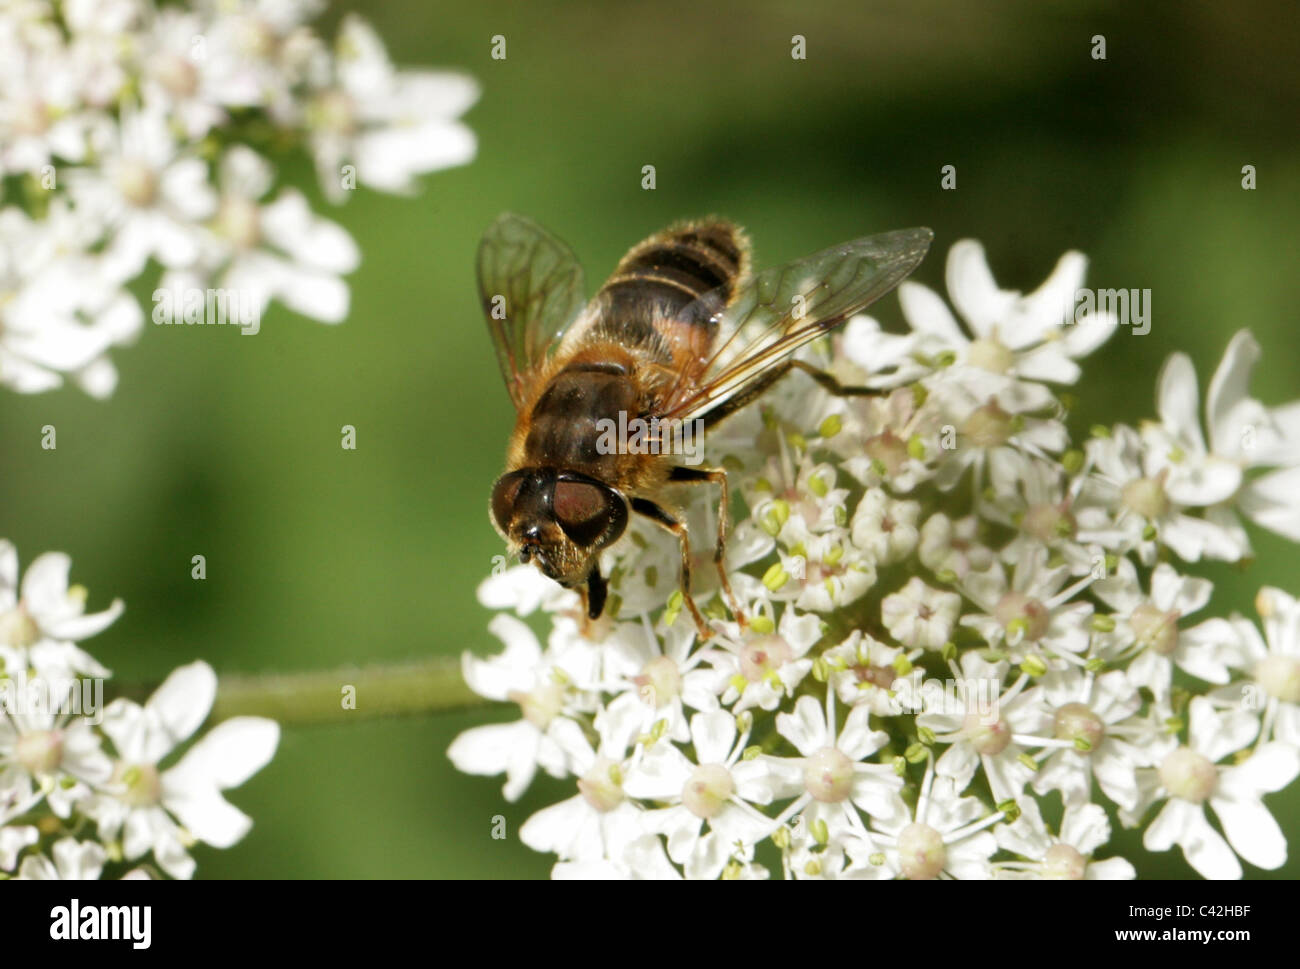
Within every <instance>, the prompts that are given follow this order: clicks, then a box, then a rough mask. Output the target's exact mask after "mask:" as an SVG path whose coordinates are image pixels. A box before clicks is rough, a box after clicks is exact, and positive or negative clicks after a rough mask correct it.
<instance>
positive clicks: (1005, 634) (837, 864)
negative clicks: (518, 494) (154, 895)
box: [449, 241, 1300, 879]
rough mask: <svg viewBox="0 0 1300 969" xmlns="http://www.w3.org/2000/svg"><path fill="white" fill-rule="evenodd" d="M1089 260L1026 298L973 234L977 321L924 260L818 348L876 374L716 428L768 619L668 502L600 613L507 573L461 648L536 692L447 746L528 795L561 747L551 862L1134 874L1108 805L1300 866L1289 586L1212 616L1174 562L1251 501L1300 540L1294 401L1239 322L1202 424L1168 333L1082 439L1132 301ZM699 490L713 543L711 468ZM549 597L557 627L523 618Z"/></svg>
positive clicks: (1299, 635) (1240, 542) (1163, 829)
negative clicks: (1080, 301)
mask: <svg viewBox="0 0 1300 969" xmlns="http://www.w3.org/2000/svg"><path fill="white" fill-rule="evenodd" d="M1085 265H1086V263H1085V260H1084V258H1083V256H1082V255H1080V254H1078V253H1070V254H1067V255H1066V256H1065V257H1063V258H1062V259H1061V260H1060V262H1059V264H1058V265H1057V267H1056V269H1055V270H1054V271H1053V273H1052V275H1051V276H1050V278H1049V279H1048V280H1047V281H1046V282H1045V283H1044V284H1043V285H1042V286H1041V287H1040V288H1039V289H1038V290H1037V291H1035V292H1033V293H1031V294H1028V295H1022V294H1020V293H1017V292H1009V291H1005V290H1003V289H1001V288H999V287H998V286H997V285H996V283H995V281H994V279H993V276H992V274H991V273H990V271H989V269H988V266H987V264H986V261H985V258H984V253H983V250H982V248H981V247H980V246H979V244H978V243H975V242H972V241H963V242H959V243H958V244H957V245H955V246H954V247H953V248H952V250H951V252H950V255H949V260H948V264H947V285H948V290H949V294H950V297H951V302H952V304H953V305H954V306H955V307H956V310H957V311H958V314H959V315H960V317H961V319H962V320H963V321H964V324H965V325H962V323H961V322H959V321H958V318H957V316H955V315H954V314H953V312H952V311H951V310H950V309H949V308H948V305H947V304H946V303H945V302H944V300H943V299H942V298H941V297H940V296H939V295H938V294H936V293H934V292H932V291H931V290H929V289H927V288H925V287H924V286H921V285H919V284H916V283H911V282H907V283H904V284H903V286H902V288H901V289H900V292H899V297H900V301H901V304H902V308H903V311H904V315H905V316H906V318H907V320H908V322H909V324H910V328H911V329H910V332H909V333H908V334H906V335H903V336H893V335H889V334H885V333H884V332H882V331H881V329H880V327H879V326H878V324H876V323H875V321H873V320H871V319H870V318H867V317H859V318H856V319H854V320H853V321H851V322H850V324H849V326H848V327H847V329H846V331H845V332H844V334H843V335H842V337H839V338H838V346H834V345H832V346H822V347H818V348H816V349H815V351H814V355H815V356H816V357H817V359H816V361H815V362H817V363H818V364H820V365H821V366H827V367H830V368H832V369H833V370H834V371H835V374H836V376H837V377H838V379H840V380H841V382H843V383H845V384H849V385H854V384H856V385H868V386H874V387H875V388H877V389H879V390H880V391H881V393H880V396H878V397H869V398H851V399H846V398H839V397H834V396H830V395H829V394H827V393H826V392H824V391H823V390H822V389H821V388H820V387H818V386H816V385H814V384H813V383H812V382H811V381H803V380H802V378H800V377H798V376H797V375H796V376H792V377H789V378H787V379H786V380H784V381H782V383H781V384H780V385H778V387H777V388H776V389H775V390H774V391H773V392H772V393H771V394H770V395H768V397H766V398H764V400H763V401H762V402H761V403H760V404H759V405H758V406H756V407H753V408H750V411H752V412H750V413H743V412H742V414H741V415H737V416H736V417H735V418H733V419H732V421H731V422H730V423H728V424H726V425H724V426H723V427H722V428H721V429H720V430H719V433H718V434H717V435H715V436H714V437H713V438H711V439H710V440H709V441H708V442H707V445H708V448H709V449H710V457H711V459H712V461H713V462H714V463H718V464H722V465H723V466H725V467H727V468H728V469H729V470H730V471H731V478H732V481H733V485H735V486H738V487H737V490H739V491H740V492H741V493H742V494H743V497H744V501H745V505H746V507H747V510H748V514H747V516H746V517H745V518H744V520H743V521H741V522H740V523H738V524H737V526H736V528H735V529H734V534H733V536H732V539H731V541H730V543H729V546H728V558H727V567H728V571H729V576H730V581H731V585H732V587H733V588H734V590H735V592H736V595H737V597H738V598H739V600H740V603H741V606H742V609H743V612H744V616H745V619H746V621H745V623H744V624H743V625H742V624H739V623H738V622H737V621H736V620H735V618H734V617H732V616H731V615H730V613H729V612H728V611H727V610H726V609H725V608H724V606H723V604H722V599H721V597H720V596H719V595H717V594H716V591H717V590H716V587H714V588H710V587H709V586H708V581H709V575H710V569H709V564H710V563H709V557H710V553H711V549H709V548H708V547H707V545H708V543H707V542H704V543H698V542H697V543H696V546H697V547H696V551H697V553H698V555H699V560H698V561H697V564H696V567H695V569H694V574H695V576H697V577H698V579H697V582H699V583H700V588H699V589H697V590H696V591H697V593H698V598H699V599H700V601H701V602H702V603H705V602H706V601H707V604H706V605H705V610H704V611H705V613H706V615H707V616H708V617H709V618H710V621H711V626H712V629H713V635H712V636H711V637H709V638H708V639H707V640H706V641H704V642H700V641H699V640H698V639H697V636H696V631H695V628H694V625H693V623H691V621H690V618H689V616H688V615H684V614H683V612H682V609H681V595H680V593H679V592H678V591H677V568H676V565H675V559H676V554H677V553H676V550H675V547H674V545H673V544H672V542H671V541H670V540H668V541H666V540H665V536H660V535H658V534H656V533H655V532H654V530H653V529H641V528H637V529H636V530H635V531H633V532H632V533H631V534H630V536H629V537H628V538H627V539H625V540H624V541H622V542H620V543H618V544H616V545H615V546H614V547H613V548H612V549H611V550H610V552H609V553H607V556H606V559H605V561H604V563H603V568H604V571H605V574H607V575H611V576H612V579H611V596H610V604H609V607H608V609H607V614H606V617H605V618H602V619H601V620H600V621H599V622H597V623H595V624H594V626H593V628H592V629H590V630H587V631H586V634H585V635H584V630H583V624H582V622H581V617H580V616H579V615H578V613H577V608H578V604H577V600H576V596H575V595H574V594H572V593H570V592H567V591H565V590H562V589H560V588H559V587H557V586H555V585H554V584H552V583H550V582H549V581H548V580H547V579H545V578H543V577H542V576H541V575H540V574H538V573H537V572H535V571H534V570H532V569H529V568H527V567H522V566H520V567H515V568H511V569H508V570H505V571H503V572H502V573H501V574H499V575H494V576H493V577H491V578H489V579H488V580H487V581H486V582H485V583H484V584H483V586H482V588H481V590H480V599H481V600H482V601H483V603H484V604H485V605H487V606H489V607H491V608H494V609H499V610H502V611H501V612H500V613H499V614H498V615H497V616H496V617H495V618H494V619H493V620H492V623H491V625H490V626H489V629H490V630H491V631H492V632H493V633H494V634H495V635H497V636H498V637H499V638H500V639H501V640H502V641H503V642H504V643H505V646H506V649H505V652H504V653H503V654H501V655H499V656H496V657H494V658H490V659H478V658H475V657H474V656H472V655H468V654H467V655H466V656H465V657H464V674H465V678H466V680H467V682H468V683H469V685H470V686H471V687H472V688H473V689H474V690H476V691H477V692H478V693H480V694H482V695H483V696H485V697H490V698H492V699H495V700H501V701H511V702H513V703H515V704H517V705H518V708H519V710H520V712H521V714H522V719H520V720H518V721H517V722H513V723H502V724H496V725H490V726H483V727H477V728H474V729H471V730H468V731H466V732H464V733H463V734H461V735H460V736H459V737H458V738H457V739H456V741H455V742H454V744H453V745H452V747H451V749H450V751H449V755H450V757H451V759H452V761H453V762H454V763H455V764H456V766H457V767H458V768H460V769H461V770H463V771H466V772H469V773H474V774H499V773H504V774H505V775H506V786H505V796H506V797H507V798H508V799H510V800H515V799H517V798H518V797H519V796H520V795H521V794H522V793H523V791H524V790H525V789H526V788H527V787H528V786H529V784H530V782H531V781H532V779H533V778H534V776H535V775H536V772H537V770H538V768H541V769H542V770H543V771H545V772H546V773H548V774H550V775H551V776H553V777H556V778H566V777H567V778H572V779H573V782H574V785H575V791H574V794H573V796H572V797H570V798H569V799H568V800H565V801H563V802H561V803H559V804H556V805H554V806H552V807H548V808H546V809H544V810H542V811H540V812H538V813H537V814H535V815H533V816H532V817H531V818H530V819H529V820H528V821H527V822H526V823H525V824H524V825H523V827H522V828H521V830H520V836H521V838H522V840H523V841H524V843H526V844H527V845H529V846H530V847H532V848H534V849H536V850H538V851H543V852H553V853H554V854H556V855H557V856H558V863H557V864H556V866H555V869H554V874H555V876H557V877H640V878H645V877H653V878H657V877H665V878H672V877H680V876H685V877H691V878H716V877H719V876H721V877H729V878H754V877H760V878H761V877H766V876H767V875H768V873H769V870H771V869H773V868H776V867H779V869H780V870H781V871H782V872H783V873H784V874H785V875H786V876H787V877H795V878H871V879H876V878H899V877H902V878H933V877H955V878H993V877H1001V878H1131V877H1133V876H1134V868H1133V866H1132V864H1131V863H1130V861H1129V860H1127V859H1125V858H1122V857H1117V856H1115V855H1114V852H1113V850H1112V851H1107V850H1105V846H1106V844H1107V842H1108V841H1109V840H1110V837H1111V829H1112V819H1118V822H1119V823H1120V824H1122V825H1124V826H1127V827H1141V828H1143V829H1144V845H1145V847H1146V848H1147V849H1148V850H1149V851H1153V852H1159V851H1164V850H1167V849H1169V848H1171V847H1172V846H1173V845H1175V844H1177V845H1179V846H1180V847H1181V849H1182V851H1183V854H1184V855H1185V857H1186V858H1187V860H1188V862H1189V863H1190V864H1191V865H1192V866H1193V867H1194V868H1195V869H1196V870H1197V871H1198V872H1200V873H1201V874H1202V875H1204V876H1205V877H1207V878H1238V877H1240V876H1241V875H1242V867H1241V864H1240V861H1239V860H1238V859H1239V858H1241V859H1245V860H1246V861H1248V862H1250V863H1251V864H1253V865H1256V866H1258V867H1260V868H1266V869H1275V868H1278V867H1280V866H1281V865H1282V864H1283V863H1284V862H1285V859H1286V839H1285V837H1284V835H1283V832H1282V831H1281V829H1280V827H1279V825H1278V823H1277V822H1276V820H1275V819H1274V818H1273V816H1272V815H1271V814H1270V813H1269V811H1268V809H1267V808H1266V807H1265V805H1264V804H1263V802H1262V796H1263V795H1264V794H1266V793H1268V792H1272V791H1277V790H1279V789H1281V788H1283V787H1285V786H1286V785H1288V784H1289V783H1291V782H1292V781H1293V780H1294V779H1295V778H1296V776H1297V774H1298V773H1300V603H1297V601H1296V600H1295V599H1293V598H1292V597H1291V596H1289V595H1287V594H1286V593H1284V592H1282V591H1279V590H1277V589H1272V588H1266V589H1264V590H1263V591H1262V592H1261V593H1260V595H1259V597H1258V602H1257V606H1258V611H1259V614H1260V618H1261V620H1262V623H1263V632H1262V633H1261V632H1260V631H1259V629H1258V628H1257V627H1256V625H1255V623H1254V622H1252V621H1251V620H1248V619H1245V618H1242V617H1240V616H1235V615H1234V616H1233V617H1231V618H1230V619H1223V618H1210V619H1204V620H1201V621H1199V622H1198V621H1196V618H1195V617H1193V614H1195V613H1197V612H1198V611H1199V610H1201V609H1203V608H1204V607H1205V606H1206V605H1207V603H1208V602H1209V599H1210V595H1211V591H1212V585H1211V582H1210V581H1208V580H1206V579H1204V578H1199V577H1194V576H1190V575H1185V574H1184V572H1185V571H1186V570H1187V569H1188V568H1189V567H1191V566H1193V565H1195V563H1197V562H1199V561H1203V560H1205V559H1220V560H1227V561H1239V560H1242V559H1245V558H1247V557H1249V556H1250V554H1251V550H1250V544H1249V541H1248V539H1247V535H1246V532H1245V530H1244V528H1243V525H1242V522H1241V517H1242V516H1244V517H1245V518H1247V519H1249V520H1251V521H1252V522H1254V523H1255V524H1257V525H1260V526H1262V527H1264V528H1266V529H1271V530H1273V531H1275V532H1278V533H1280V534H1282V535H1284V536H1286V537H1288V538H1291V539H1292V540H1300V504H1298V503H1296V502H1295V501H1294V500H1292V496H1293V495H1294V494H1296V493H1300V402H1297V403H1292V404H1289V405H1287V406H1284V407H1276V408H1270V407H1267V406H1265V405H1263V404H1261V403H1260V402H1259V401H1258V400H1256V399H1254V398H1252V397H1251V396H1250V395H1249V391H1248V384H1249V377H1250V372H1251V368H1252V366H1253V365H1254V363H1255V362H1256V360H1257V358H1258V356H1259V347H1258V346H1257V344H1256V343H1255V341H1254V339H1253V338H1252V337H1251V336H1250V334H1249V333H1244V332H1243V333H1239V334H1237V335H1236V336H1235V337H1234V338H1233V339H1232V341H1231V343H1230V344H1229V346H1228V350H1227V354H1226V356H1225V358H1224V360H1223V362H1222V364H1221V365H1220V366H1219V368H1218V370H1217V371H1216V373H1215V375H1214V378H1213V379H1212V380H1211V382H1210V385H1209V391H1208V395H1207V403H1206V408H1205V422H1206V427H1207V428H1208V435H1207V434H1205V433H1203V431H1202V425H1201V414H1200V404H1199V394H1198V389H1197V381H1196V375H1195V373H1194V371H1193V369H1192V366H1191V363H1190V362H1189V361H1188V359H1187V358H1186V357H1185V356H1183V355H1181V354H1178V355H1175V356H1174V357H1173V358H1172V359H1171V360H1170V361H1169V362H1168V364H1167V365H1166V367H1165V368H1164V371H1163V373H1162V374H1161V375H1160V378H1159V387H1158V391H1157V407H1156V413H1157V418H1156V419H1154V420H1151V421H1147V422H1144V423H1142V424H1140V425H1139V426H1136V427H1129V426H1122V425H1121V426H1116V427H1112V428H1104V427H1095V428H1093V430H1092V434H1091V437H1090V439H1089V440H1088V441H1087V443H1086V444H1085V445H1083V446H1082V447H1073V446H1072V445H1071V438H1070V435H1069V433H1068V432H1067V428H1066V419H1067V417H1068V416H1069V413H1068V412H1069V410H1070V409H1071V408H1072V407H1074V406H1076V405H1075V402H1074V401H1073V399H1072V397H1071V396H1070V395H1068V394H1066V393H1063V392H1061V391H1060V390H1059V389H1054V387H1053V386H1052V385H1057V387H1059V385H1063V384H1070V383H1072V382H1074V381H1075V380H1076V379H1077V378H1078V376H1079V373H1080V369H1079V365H1078V363H1077V362H1076V360H1077V358H1080V357H1082V356H1084V355H1086V354H1087V353H1089V352H1090V351H1092V350H1093V349H1095V348H1096V347H1097V346H1098V345H1099V344H1101V343H1102V342H1103V341H1104V340H1106V339H1107V338H1108V337H1109V336H1110V335H1111V334H1113V333H1114V332H1115V331H1116V329H1117V327H1118V325H1119V324H1120V321H1119V320H1117V319H1115V318H1114V317H1113V316H1109V315H1107V314H1105V313H1100V314H1093V315H1092V316H1088V317H1084V318H1082V319H1076V318H1075V317H1074V315H1073V314H1070V316H1069V318H1066V317H1065V315H1064V314H1063V312H1062V307H1064V306H1072V305H1073V297H1074V295H1075V294H1076V292H1077V291H1079V289H1080V287H1081V286H1082V283H1083V274H1084V269H1085ZM683 499H684V500H690V501H692V502H693V503H692V504H690V505H689V506H687V513H688V515H689V516H690V521H691V524H692V531H693V532H694V533H695V534H696V535H706V536H707V535H711V534H712V533H713V530H712V528H711V527H710V524H709V518H710V516H711V515H712V514H713V513H714V512H713V507H712V505H711V503H710V502H709V499H708V496H705V495H700V496H694V495H683ZM701 545H703V546H704V547H703V548H702V549H701V548H700V546H701ZM539 608H540V609H542V610H543V611H544V613H546V614H548V618H549V622H550V629H549V634H548V636H547V640H546V645H545V647H543V646H542V645H541V644H540V643H539V641H538V639H537V638H536V637H535V636H534V634H533V632H532V631H531V630H530V628H529V626H527V625H525V624H524V623H523V622H522V621H521V620H520V619H518V618H516V617H515V616H514V615H511V614H510V613H511V612H513V613H516V614H519V615H523V614H528V613H531V612H534V611H536V610H538V609H539ZM652 615H653V616H654V617H655V618H654V621H652V618H651V617H652ZM611 616H613V617H614V618H610V617H611ZM1189 617H1193V618H1189ZM1207 808H1208V809H1209V812H1212V814H1213V815H1214V816H1215V817H1216V818H1217V821H1218V824H1217V826H1216V825H1215V824H1213V823H1212V822H1211V820H1210V817H1209V812H1207Z"/></svg>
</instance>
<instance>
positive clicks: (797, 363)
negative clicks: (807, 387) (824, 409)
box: [790, 360, 884, 397]
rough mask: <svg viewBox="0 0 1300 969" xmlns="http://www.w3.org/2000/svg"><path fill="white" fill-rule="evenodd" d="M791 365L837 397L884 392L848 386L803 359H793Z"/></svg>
mask: <svg viewBox="0 0 1300 969" xmlns="http://www.w3.org/2000/svg"><path fill="white" fill-rule="evenodd" d="M790 366H791V367H794V368H796V369H798V370H802V371H803V372H804V373H806V374H807V375H808V376H810V377H812V379H813V380H815V381H817V383H818V384H820V385H821V386H822V388H823V389H824V390H826V391H828V392H830V393H832V394H834V395H835V396H836V397H882V396H884V393H883V392H882V391H879V390H873V389H872V388H870V387H846V386H845V385H844V384H842V383H840V382H839V381H838V380H836V379H835V378H834V377H832V376H831V375H830V374H828V373H827V372H826V371H825V370H818V369H817V368H816V367H814V366H813V365H812V364H811V363H805V362H804V361H802V360H791V361H790Z"/></svg>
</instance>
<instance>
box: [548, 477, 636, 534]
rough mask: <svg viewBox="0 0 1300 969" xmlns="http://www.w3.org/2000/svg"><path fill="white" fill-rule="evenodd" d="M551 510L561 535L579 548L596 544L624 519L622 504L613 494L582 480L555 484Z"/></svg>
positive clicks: (620, 530)
mask: <svg viewBox="0 0 1300 969" xmlns="http://www.w3.org/2000/svg"><path fill="white" fill-rule="evenodd" d="M551 507H552V511H553V512H554V513H555V520H556V521H557V522H559V523H560V527H561V528H563V529H564V534H566V535H568V536H569V538H571V539H573V541H574V542H575V543H576V544H578V545H582V546H593V545H596V544H597V543H598V542H600V541H601V539H602V538H604V537H605V535H606V533H607V532H609V531H610V529H611V527H613V526H615V525H616V524H617V523H618V520H619V519H620V517H621V518H622V519H624V520H626V518H627V511H626V509H625V508H624V506H623V503H622V502H621V501H620V500H619V499H618V498H617V497H616V496H615V495H614V494H613V492H611V491H610V490H609V489H608V488H602V487H600V486H598V485H594V484H588V483H587V482H585V481H557V482H556V483H555V498H554V500H553V502H552V506H551ZM622 530H623V529H622V527H619V528H618V531H619V532H622ZM614 537H615V538H617V537H618V536H617V535H615V536H614ZM608 541H613V539H612V538H611V539H608ZM608 541H607V542H606V543H605V544H608Z"/></svg>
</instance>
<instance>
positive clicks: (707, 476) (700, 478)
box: [668, 466, 745, 627]
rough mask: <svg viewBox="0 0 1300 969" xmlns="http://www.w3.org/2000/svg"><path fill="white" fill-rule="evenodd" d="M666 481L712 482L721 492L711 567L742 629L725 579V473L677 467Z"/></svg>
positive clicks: (728, 516) (742, 618)
mask: <svg viewBox="0 0 1300 969" xmlns="http://www.w3.org/2000/svg"><path fill="white" fill-rule="evenodd" d="M668 480H669V481H674V482H681V483H683V484H704V483H705V482H712V483H713V484H716V485H717V486H718V488H719V489H720V490H721V492H722V500H721V501H720V502H719V503H718V544H717V547H716V548H715V549H714V550H713V565H714V567H715V568H717V570H718V578H719V579H721V580H722V594H723V595H724V596H726V599H727V605H728V606H730V607H731V612H732V615H734V616H735V617H736V622H737V623H739V624H740V625H741V627H743V626H744V625H745V614H744V612H742V611H741V608H740V603H739V602H738V601H737V600H736V594H735V593H734V592H732V591H731V579H729V578H728V577H727V563H726V555H727V529H728V528H729V527H730V525H731V491H730V489H729V488H728V487H727V472H726V471H724V470H722V469H721V468H688V467H681V466H678V467H675V468H673V470H672V473H671V474H670V475H669V476H668Z"/></svg>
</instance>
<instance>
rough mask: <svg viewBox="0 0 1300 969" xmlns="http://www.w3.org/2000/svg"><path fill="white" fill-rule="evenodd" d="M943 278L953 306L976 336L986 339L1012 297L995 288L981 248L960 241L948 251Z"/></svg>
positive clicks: (1010, 305)
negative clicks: (945, 278)
mask: <svg viewBox="0 0 1300 969" xmlns="http://www.w3.org/2000/svg"><path fill="white" fill-rule="evenodd" d="M946 276H947V284H948V295H949V297H951V299H952V303H953V305H954V306H955V307H957V312H959V313H960V314H961V315H962V316H963V317H965V318H966V322H967V323H969V324H970V326H971V329H972V330H973V331H974V332H975V333H976V334H977V335H979V336H988V335H989V334H990V333H991V332H992V330H993V328H994V326H996V325H997V324H998V323H999V322H1001V321H1002V320H1003V319H1004V318H1005V317H1006V315H1007V313H1008V311H1009V310H1010V309H1011V307H1012V306H1013V305H1014V304H1015V301H1016V294H1015V293H1008V292H1004V291H1003V290H1001V289H999V288H998V284H997V283H996V282H995V281H994V280H993V273H991V272H990V271H989V264H988V261H987V260H986V259H985V258H984V247H983V246H982V245H980V244H979V243H978V242H976V241H975V240H973V239H962V240H961V241H960V242H957V243H955V244H954V245H953V247H952V248H951V249H950V250H949V251H948V267H947V273H946Z"/></svg>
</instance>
